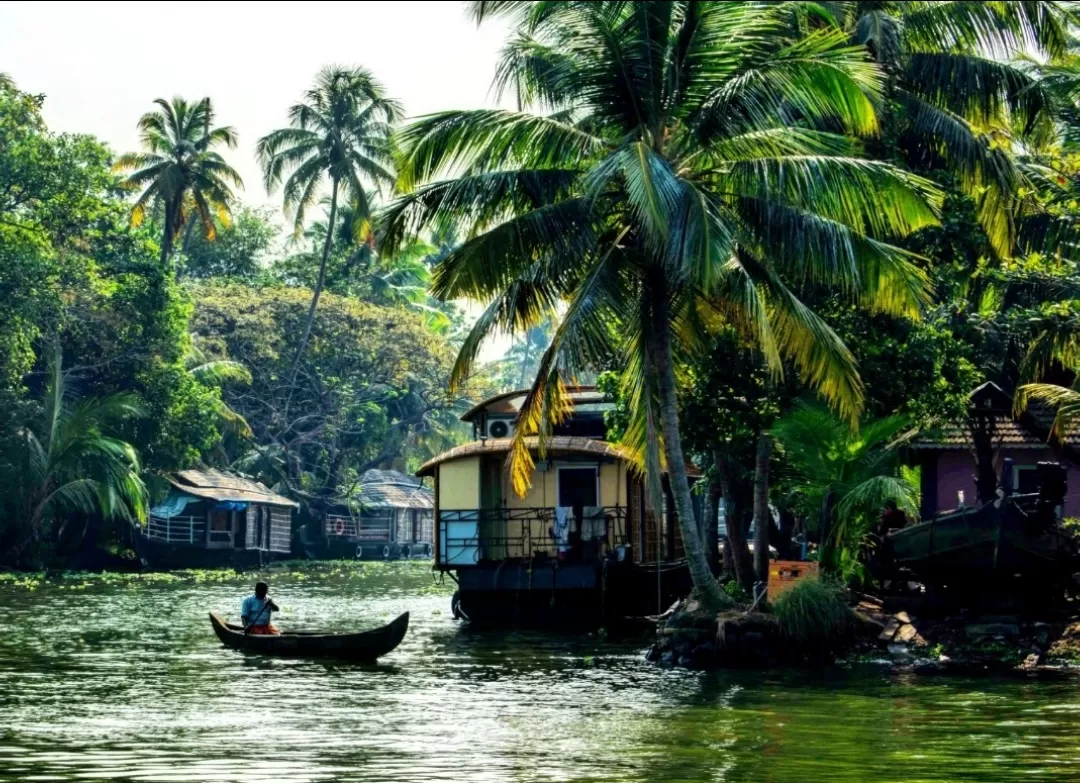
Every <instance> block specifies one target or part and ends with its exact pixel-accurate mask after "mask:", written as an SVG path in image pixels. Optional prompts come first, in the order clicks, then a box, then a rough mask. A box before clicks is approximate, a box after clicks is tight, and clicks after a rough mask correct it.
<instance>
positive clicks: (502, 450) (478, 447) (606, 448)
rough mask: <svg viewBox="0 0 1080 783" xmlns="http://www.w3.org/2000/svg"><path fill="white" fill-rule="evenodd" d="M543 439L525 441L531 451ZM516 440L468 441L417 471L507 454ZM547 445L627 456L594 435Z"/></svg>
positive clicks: (552, 449) (552, 450) (556, 451)
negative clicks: (487, 455) (448, 463)
mask: <svg viewBox="0 0 1080 783" xmlns="http://www.w3.org/2000/svg"><path fill="white" fill-rule="evenodd" d="M539 441H540V439H539V438H537V437H535V436H534V437H531V438H525V445H526V446H528V448H529V451H533V452H535V451H537V450H538V449H539V445H540V444H539ZM513 442H514V439H513V438H489V439H487V440H479V441H474V442H472V443H466V444H465V445H464V446H458V447H457V448H453V449H450V451H445V452H443V453H442V454H440V455H439V456H437V457H435V458H434V459H431V460H428V461H427V462H425V463H424V464H423V465H422V466H421V467H420V470H418V471H416V475H417V476H433V475H435V468H436V467H438V466H439V465H441V464H442V463H444V462H450V461H451V460H456V459H463V458H465V457H475V456H480V455H484V454H506V453H508V452H509V451H510V446H511V444H512V443H513ZM546 447H547V453H548V454H550V455H560V454H585V455H588V456H592V457H611V458H616V459H624V458H625V457H624V456H623V454H622V451H621V450H620V449H619V447H618V446H615V445H613V444H611V443H608V442H606V441H602V440H596V439H594V438H579V437H568V436H564V435H556V436H554V437H551V438H548V439H547V443H546Z"/></svg>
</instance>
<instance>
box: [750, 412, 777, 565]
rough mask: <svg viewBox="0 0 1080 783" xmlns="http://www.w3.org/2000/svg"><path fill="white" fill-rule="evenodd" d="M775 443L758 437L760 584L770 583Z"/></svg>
mask: <svg viewBox="0 0 1080 783" xmlns="http://www.w3.org/2000/svg"><path fill="white" fill-rule="evenodd" d="M772 450H773V442H772V438H770V437H769V436H768V435H767V434H766V433H764V432H762V433H760V434H759V435H758V444H757V453H756V455H755V456H754V572H755V574H756V575H757V579H758V581H759V582H766V583H767V582H768V581H769V528H770V527H771V526H772V515H771V514H770V513H769V460H770V459H772Z"/></svg>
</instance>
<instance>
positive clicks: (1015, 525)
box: [888, 503, 1076, 591]
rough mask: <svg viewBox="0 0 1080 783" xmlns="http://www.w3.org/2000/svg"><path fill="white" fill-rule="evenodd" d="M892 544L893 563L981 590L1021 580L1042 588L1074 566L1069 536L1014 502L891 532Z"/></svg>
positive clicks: (939, 580) (933, 579) (944, 582)
mask: <svg viewBox="0 0 1080 783" xmlns="http://www.w3.org/2000/svg"><path fill="white" fill-rule="evenodd" d="M888 545H889V547H890V553H891V560H892V563H893V565H894V566H895V567H897V568H902V569H905V570H907V571H910V572H911V573H913V574H915V575H916V576H918V577H919V578H920V579H922V580H924V581H926V582H928V583H931V584H934V585H950V586H954V587H965V588H966V589H969V590H977V591H984V590H993V589H994V588H995V587H1003V586H1004V584H1005V583H1008V584H1010V585H1011V584H1012V583H1014V582H1017V581H1019V582H1022V583H1024V584H1026V585H1028V586H1030V587H1032V588H1033V589H1036V590H1038V589H1042V587H1043V586H1045V585H1046V584H1048V583H1055V582H1062V581H1064V580H1065V579H1067V578H1068V577H1069V575H1070V574H1071V572H1072V569H1073V568H1074V567H1075V564H1076V560H1075V558H1076V551H1075V547H1074V546H1073V544H1072V541H1071V539H1070V538H1069V537H1068V536H1067V535H1065V534H1064V533H1063V532H1062V531H1060V530H1058V529H1057V528H1056V526H1055V525H1054V524H1053V522H1052V521H1051V520H1042V521H1040V520H1039V519H1038V518H1037V517H1036V516H1035V515H1034V514H1028V513H1024V512H1023V511H1021V510H1020V509H1019V508H1018V507H1017V506H1016V505H1014V504H1013V503H1006V504H1005V505H1004V507H1002V508H998V507H996V506H994V505H993V504H988V505H986V506H984V507H983V508H980V509H974V508H972V509H965V510H963V511H958V512H955V513H952V514H947V515H943V516H941V517H938V518H936V519H932V520H929V521H926V522H923V523H921V524H918V525H913V526H911V527H908V528H905V529H903V530H900V531H897V532H895V533H893V534H891V535H890V536H889V537H888Z"/></svg>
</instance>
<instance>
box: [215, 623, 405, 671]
mask: <svg viewBox="0 0 1080 783" xmlns="http://www.w3.org/2000/svg"><path fill="white" fill-rule="evenodd" d="M210 624H211V625H212V626H213V627H214V633H216V634H217V637H218V639H220V640H221V643H222V644H224V645H225V646H226V647H231V648H232V649H234V650H247V651H249V652H258V653H263V654H265V655H282V656H286V655H287V656H294V657H324V658H341V659H347V660H353V661H364V662H371V661H374V660H376V659H377V658H380V657H382V656H384V655H386V654H387V653H388V652H390V651H391V650H393V649H394V648H395V647H397V646H398V645H399V644H401V640H402V639H404V638H405V632H406V631H408V630H409V613H408V612H405V614H403V615H401V616H400V617H398V618H397V619H396V620H394V621H393V622H392V623H390V624H389V625H384V626H383V627H381V628H373V629H372V630H370V631H362V632H360V633H303V632H299V633H297V632H292V633H282V634H279V635H276V636H264V635H260V634H245V633H244V627H243V626H242V625H233V624H230V623H227V622H226V621H225V620H224V618H222V617H221V615H219V614H216V613H215V612H211V613H210Z"/></svg>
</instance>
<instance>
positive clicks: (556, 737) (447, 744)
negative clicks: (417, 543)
mask: <svg viewBox="0 0 1080 783" xmlns="http://www.w3.org/2000/svg"><path fill="white" fill-rule="evenodd" d="M271 580H272V582H271V584H272V594H273V595H274V596H275V598H276V600H278V602H279V603H281V604H282V606H283V609H284V610H285V611H284V616H283V617H282V619H281V620H280V621H278V622H279V624H280V625H282V626H291V627H295V628H302V627H307V628H313V627H319V628H327V629H339V630H344V629H355V628H357V627H363V626H367V625H375V624H381V623H384V622H386V621H387V620H389V619H390V618H391V617H393V616H395V615H396V614H397V613H398V612H401V611H405V610H408V611H410V612H411V613H412V624H411V628H410V631H409V634H408V636H407V637H406V639H405V641H404V642H403V643H402V645H401V647H399V648H398V649H397V650H396V651H395V652H394V653H392V654H391V655H390V656H388V657H387V658H386V659H384V661H383V662H382V663H380V664H379V665H378V666H373V667H371V666H369V667H363V666H353V665H344V664H334V663H318V662H310V661H291V660H275V659H266V658H260V657H257V656H250V655H245V654H243V653H238V652H234V651H229V650H225V649H223V648H222V647H221V646H220V645H219V643H218V641H217V639H216V638H215V637H214V636H213V633H212V632H211V629H210V625H209V622H208V621H207V619H206V612H207V611H208V610H217V611H221V612H225V613H228V614H229V615H232V616H235V614H236V613H237V611H238V608H239V603H240V600H241V598H242V597H243V595H244V594H245V591H246V589H248V587H249V583H250V582H249V580H243V581H240V580H229V581H224V582H213V581H210V582H205V581H204V582H193V581H173V582H164V583H162V582H157V581H153V580H150V581H146V580H136V581H132V582H130V583H128V582H125V581H124V580H119V579H118V580H111V581H110V583H107V584H103V583H102V582H101V580H96V579H92V580H85V581H86V582H87V584H85V585H84V584H83V580H65V581H64V582H62V583H60V584H44V585H41V586H38V587H37V588H36V589H33V590H28V589H26V588H24V587H15V586H12V585H10V584H8V585H4V584H3V583H0V781H14V780H18V781H24V780H57V781H75V780H79V781H93V780H123V781H274V782H275V783H292V782H293V781H297V782H298V781H336V780H341V781H455V782H461V781H596V782H597V783H599V782H600V781H604V782H605V783H610V782H614V781H642V782H644V781H661V780H662V781H717V782H719V781H725V782H729V783H730V782H734V781H770V783H789V782H790V783H816V782H817V781H822V782H824V781H840V782H846V781H850V782H851V783H868V782H874V783H876V782H878V781H896V782H897V783H899V782H900V781H903V782H904V783H916V782H922V781H935V782H938V781H995V783H998V782H1000V781H1009V780H1026V781H1050V780H1054V781H1070V780H1080V732H1078V731H1077V728H1076V727H1077V725H1078V724H1080V683H1076V682H1057V683H1048V682H1038V681H1028V680H1020V681H1000V680H956V679H938V678H935V679H919V678H915V677H911V676H900V675H895V674H890V673H889V672H887V671H886V670H884V669H882V668H880V667H861V668H859V669H857V670H833V671H830V672H827V673H826V672H817V673H803V674H793V673H771V674H764V675H761V674H747V673H727V672H724V673H710V674H701V673H693V672H686V671H665V670H660V669H657V668H655V667H653V666H651V665H649V664H647V663H645V662H644V661H643V660H642V649H641V643H640V642H637V643H633V642H629V643H627V642H621V643H615V642H610V641H605V640H603V639H602V638H600V637H597V636H591V637H590V636H553V635H546V634H539V633H524V632H519V633H494V632H471V631H469V630H468V629H465V628H462V627H461V626H460V625H458V624H456V623H455V622H454V621H453V620H452V619H451V617H450V613H449V611H448V608H449V593H450V586H449V584H448V585H447V586H443V587H436V586H433V585H432V581H431V576H430V573H429V572H428V571H427V570H426V568H425V567H423V566H419V567H418V566H410V565H406V566H401V567H391V566H386V565H382V564H372V565H370V566H364V567H363V568H361V569H360V570H359V571H356V570H353V571H350V572H346V573H343V574H340V575H332V576H329V577H327V576H326V575H325V574H324V575H322V576H318V575H312V574H306V575H305V574H298V575H292V576H289V575H282V574H276V575H273V576H271Z"/></svg>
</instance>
